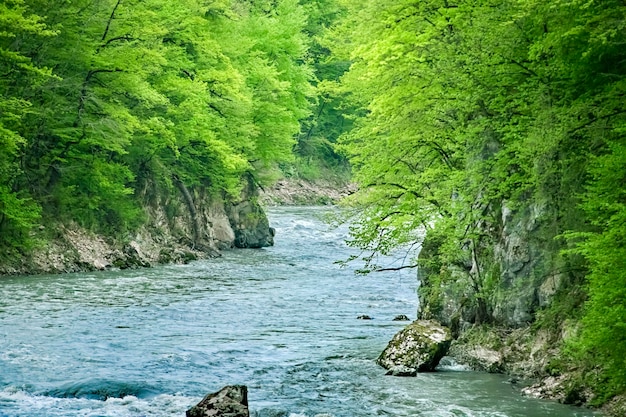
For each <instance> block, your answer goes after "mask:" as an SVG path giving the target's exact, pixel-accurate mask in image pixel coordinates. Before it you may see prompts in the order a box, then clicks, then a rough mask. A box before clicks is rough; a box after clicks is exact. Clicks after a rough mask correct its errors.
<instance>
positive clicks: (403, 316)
mask: <svg viewBox="0 0 626 417" xmlns="http://www.w3.org/2000/svg"><path fill="white" fill-rule="evenodd" d="M393 321H411V319H410V318H409V317H408V316H407V315H406V314H400V315H397V316H395V317H394V318H393Z"/></svg>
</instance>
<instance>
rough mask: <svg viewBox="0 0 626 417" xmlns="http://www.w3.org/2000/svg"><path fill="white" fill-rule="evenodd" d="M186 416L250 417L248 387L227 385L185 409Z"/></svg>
mask: <svg viewBox="0 0 626 417" xmlns="http://www.w3.org/2000/svg"><path fill="white" fill-rule="evenodd" d="M186 415H187V417H250V412H249V411H248V388H247V387H246V386H245V385H229V386H226V387H224V388H222V389H221V390H219V391H218V392H215V393H212V394H208V395H207V396H206V397H204V398H203V399H202V401H200V402H199V403H198V404H197V405H195V406H193V407H191V408H190V409H189V410H187V414H186Z"/></svg>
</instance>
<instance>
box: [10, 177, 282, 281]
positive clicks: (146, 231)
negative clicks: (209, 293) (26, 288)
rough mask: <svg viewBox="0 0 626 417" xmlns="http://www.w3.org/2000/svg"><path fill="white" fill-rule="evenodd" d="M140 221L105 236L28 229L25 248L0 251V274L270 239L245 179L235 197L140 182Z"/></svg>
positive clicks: (146, 262) (148, 258) (89, 266)
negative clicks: (30, 243)
mask: <svg viewBox="0 0 626 417" xmlns="http://www.w3.org/2000/svg"><path fill="white" fill-rule="evenodd" d="M139 198H140V199H141V201H142V207H143V211H144V217H145V219H146V220H145V222H144V224H143V225H142V226H141V227H140V228H138V229H137V230H135V231H134V232H133V233H132V234H127V235H125V236H110V235H109V236H107V235H104V234H99V233H95V232H93V231H90V230H87V229H86V228H84V227H80V226H79V225H78V224H76V223H73V222H70V223H61V222H58V221H55V220H50V222H49V223H48V224H45V225H41V226H39V228H37V229H36V230H35V231H33V232H32V235H33V236H32V237H33V238H34V240H35V241H36V242H38V244H37V245H36V246H35V247H33V248H32V249H31V250H30V251H28V252H26V253H4V254H0V275H26V274H54V273H66V272H78V271H91V270H104V269H111V268H119V269H126V268H137V267H150V266H154V265H158V264H168V263H187V262H189V261H191V260H195V259H202V258H208V257H215V256H219V255H220V251H222V250H225V249H230V248H235V247H236V248H259V247H264V246H271V245H273V243H274V231H273V229H271V228H270V227H269V222H268V220H267V216H266V215H265V212H264V210H263V208H262V206H261V205H260V203H259V198H258V189H257V188H256V187H254V186H252V185H250V184H248V186H247V187H246V188H245V189H244V190H243V191H242V193H241V196H240V198H239V199H233V198H227V197H225V196H214V195H209V194H207V193H206V192H204V191H203V190H202V189H196V190H188V189H187V188H186V187H181V190H180V192H179V193H178V194H175V195H171V194H164V193H159V192H158V190H155V189H154V188H151V187H145V188H144V189H143V190H142V191H141V193H140V195H139Z"/></svg>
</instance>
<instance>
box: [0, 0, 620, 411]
mask: <svg viewBox="0 0 626 417" xmlns="http://www.w3.org/2000/svg"><path fill="white" fill-rule="evenodd" d="M0 54H1V56H2V58H1V60H0V74H1V77H0V91H1V92H2V94H1V96H0V142H1V147H2V148H1V150H0V176H1V177H0V178H1V179H2V180H1V182H0V245H2V247H3V248H9V249H11V250H14V251H18V252H24V251H27V250H28V248H29V245H32V244H34V242H32V241H31V239H30V236H31V233H30V232H31V230H32V229H33V228H35V227H37V226H38V225H40V224H42V223H44V222H46V221H49V220H50V219H55V221H61V222H63V221H70V220H71V221H76V222H78V223H79V224H80V225H81V226H83V227H87V228H90V229H93V230H96V231H98V232H101V233H108V234H115V233H123V232H125V231H128V230H132V229H133V228H135V227H137V226H138V225H139V224H141V222H142V221H143V220H142V210H141V204H140V201H139V198H138V196H137V191H138V190H140V189H142V188H143V187H144V186H145V184H146V183H151V184H157V185H158V187H160V188H162V189H174V188H175V185H176V183H183V184H185V186H187V187H204V188H206V189H208V190H210V192H213V193H216V194H220V195H225V196H228V195H237V194H238V193H239V191H240V189H241V186H242V178H244V177H246V176H248V177H252V178H254V180H255V181H256V182H257V183H259V184H268V183H271V182H272V181H273V180H275V179H276V178H278V177H279V176H280V175H301V176H309V177H311V178H315V177H319V176H320V175H329V174H328V173H329V172H340V173H344V172H345V171H346V162H345V158H348V159H349V161H350V165H351V167H352V173H353V180H354V181H355V182H357V183H358V184H359V186H360V191H359V192H358V193H356V194H355V195H354V196H352V197H351V199H350V201H349V203H350V204H351V205H352V206H353V207H356V208H358V212H359V213H360V214H359V217H358V220H357V222H356V224H355V225H354V227H353V229H352V232H353V240H352V241H351V242H350V243H351V244H352V245H354V246H356V247H359V248H361V249H362V250H363V251H364V254H365V255H364V259H365V262H366V265H365V267H364V270H365V271H373V270H376V269H377V268H380V266H379V265H376V262H375V261H376V254H379V253H383V254H385V253H389V252H390V251H392V250H394V249H396V248H399V247H403V246H405V245H407V244H409V245H411V244H415V243H416V231H422V230H425V231H426V242H425V243H424V253H425V254H427V255H428V256H424V257H422V259H420V260H419V261H418V263H419V267H420V270H421V271H428V272H429V273H428V275H427V276H426V275H423V276H421V279H423V282H422V289H421V291H422V295H423V297H424V299H425V300H427V301H429V303H428V304H427V305H428V306H429V308H432V309H433V310H436V309H437V308H438V302H439V304H442V303H441V299H442V291H443V290H442V289H444V288H453V289H454V291H456V293H455V294H456V295H457V296H458V297H459V298H463V300H464V303H465V304H464V305H466V306H469V307H467V309H469V310H471V312H472V314H471V317H470V318H469V319H468V320H469V321H470V322H471V323H474V324H485V323H486V324H490V325H498V324H502V323H498V318H497V315H496V314H495V313H494V310H495V309H496V308H495V307H496V304H497V303H498V302H499V301H501V299H502V297H503V295H502V286H503V282H502V280H503V273H502V269H501V263H499V262H496V261H495V259H497V258H498V256H500V254H499V253H500V252H498V251H499V249H498V248H499V244H500V240H501V236H502V233H503V229H504V228H505V226H506V225H505V224H504V223H505V222H504V220H503V219H504V218H507V216H509V213H531V214H532V216H534V217H533V218H534V219H535V220H536V222H537V223H538V224H540V227H539V226H537V227H538V230H540V233H541V242H542V244H543V245H544V246H545V247H544V250H545V254H546V255H545V256H546V258H550V259H549V260H548V261H546V262H544V263H543V264H542V268H543V269H542V271H540V272H536V273H533V274H534V275H533V274H531V275H532V276H530V277H529V278H528V279H529V281H528V282H524V283H522V284H521V285H526V284H530V285H540V284H541V282H542V281H541V280H542V279H544V278H545V276H547V275H550V274H552V275H558V276H559V280H560V281H559V285H558V291H556V293H555V295H554V297H553V298H554V299H553V301H552V302H551V303H549V305H547V306H541V308H538V309H537V311H534V312H533V314H534V316H533V317H532V319H531V320H530V321H531V323H529V324H532V325H536V326H543V327H551V326H552V327H558V326H559V325H560V324H562V323H564V322H570V323H575V325H573V326H572V328H574V329H575V331H573V332H572V334H573V335H572V336H571V337H569V338H568V339H567V340H566V341H564V343H563V361H564V362H566V364H565V365H562V366H563V367H564V368H568V369H577V370H578V371H579V372H578V373H577V375H578V378H580V380H579V381H578V383H579V384H582V385H585V386H587V387H591V388H592V390H593V391H594V392H595V397H594V398H595V402H596V403H597V404H601V403H602V402H605V401H607V400H608V399H610V398H611V397H613V396H615V395H617V394H620V393H623V392H624V391H626V241H625V240H626V95H625V94H626V4H625V3H624V2H623V1H598V0H559V1H551V2H540V1H534V0H514V1H510V0H507V1H492V0H484V1H483V0H475V1H464V0H459V1H456V2H453V1H450V0H424V1H409V0H381V1H365V2H362V1H353V0H316V1H297V0H259V1H251V0H184V1H179V2H167V1H164V0H147V1H136V0H103V1H90V0H76V1H70V0H68V1H63V2H51V1H45V0H7V1H3V2H2V3H0ZM529 216H530V215H529ZM538 233H539V232H538ZM412 266H413V265H412ZM414 266H417V264H415V265H414ZM557 269H558V271H557ZM438 300H439V301H438ZM439 307H441V306H440V305H439ZM433 315H434V316H436V311H435V312H434V313H433Z"/></svg>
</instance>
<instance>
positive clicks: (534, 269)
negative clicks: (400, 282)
mask: <svg viewBox="0 0 626 417" xmlns="http://www.w3.org/2000/svg"><path fill="white" fill-rule="evenodd" d="M494 217H495V218H496V219H497V223H496V224H488V225H487V224H486V225H485V230H484V232H485V233H486V234H489V235H490V239H489V240H488V241H489V242H490V244H489V245H488V247H486V248H484V249H483V250H482V252H481V253H482V254H483V257H482V258H481V259H475V257H473V256H472V254H471V253H470V252H469V251H466V252H465V253H463V254H462V256H461V257H462V258H464V259H465V260H464V261H462V262H459V263H458V264H455V265H445V268H446V270H447V271H448V273H449V278H448V279H447V280H445V281H444V282H441V281H440V280H436V279H433V274H437V273H438V271H437V270H436V269H437V268H439V267H441V265H437V267H436V268H433V267H430V268H429V267H423V268H420V270H419V273H418V274H419V279H420V281H421V287H420V290H419V292H420V318H423V319H431V318H434V319H437V320H439V321H440V322H442V323H444V324H445V325H448V326H451V327H452V328H453V329H454V330H455V332H458V331H462V330H463V329H468V328H469V327H471V326H472V325H474V324H482V322H486V323H491V324H495V325H499V326H503V327H510V328H519V327H524V326H527V325H528V324H530V323H532V322H533V321H534V320H535V314H536V312H537V311H538V310H539V309H541V308H544V307H546V306H548V305H549V304H550V302H551V300H552V297H553V296H554V295H555V294H556V293H557V291H558V290H559V289H560V288H561V286H562V285H563V283H566V282H568V281H570V280H571V277H570V276H569V275H568V274H571V268H570V267H569V266H568V265H567V263H566V260H565V258H563V256H562V255H561V254H560V251H561V249H562V247H561V246H559V242H558V241H557V240H556V239H555V237H556V236H557V235H558V233H559V232H560V231H559V230H558V228H557V227H556V220H555V217H556V214H555V210H554V209H553V208H552V207H550V205H549V204H548V203H547V202H533V203H530V204H528V205H526V206H524V207H519V208H517V209H512V208H509V207H508V206H507V204H506V203H504V204H502V205H501V207H499V208H498V210H497V215H496V216H494ZM438 250H439V246H438V243H437V241H436V238H432V237H430V236H426V240H425V242H424V244H423V249H422V252H421V254H420V264H424V265H428V261H429V260H430V259H433V258H435V257H436V256H437V254H438ZM477 263H478V264H480V265H479V267H480V268H481V269H482V270H483V271H489V273H490V274H491V276H490V277H489V278H484V280H485V281H487V280H489V282H485V283H483V294H482V297H483V299H484V306H480V305H477V303H475V302H472V299H473V298H475V293H474V289H473V288H472V282H471V279H469V278H468V275H469V274H470V273H472V271H474V270H476V269H477V268H478V267H477ZM479 308H483V309H484V310H485V311H484V312H483V316H482V317H483V320H481V323H476V321H477V320H476V317H478V316H480V315H479V314H477V309H479Z"/></svg>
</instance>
